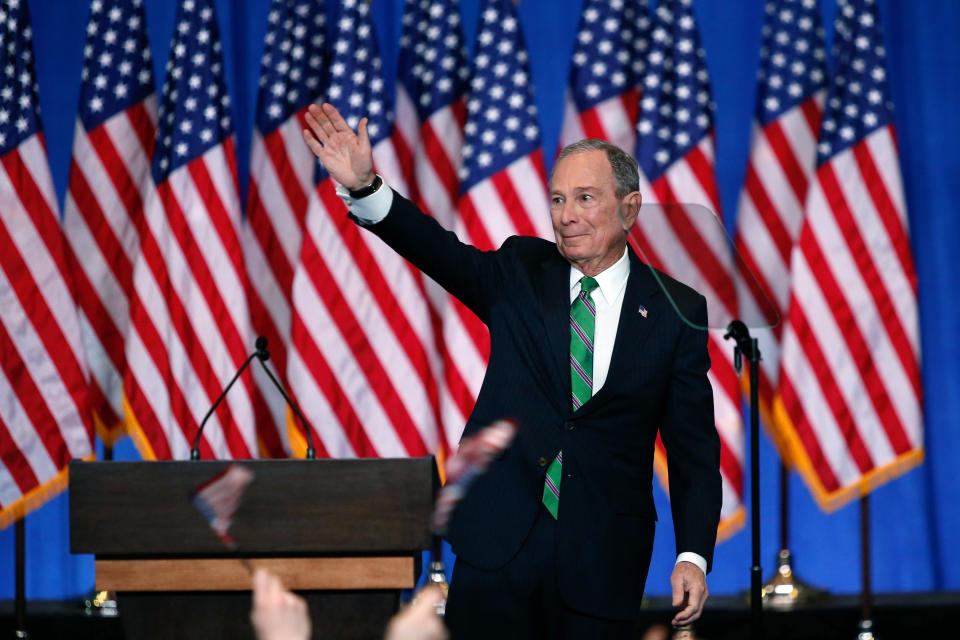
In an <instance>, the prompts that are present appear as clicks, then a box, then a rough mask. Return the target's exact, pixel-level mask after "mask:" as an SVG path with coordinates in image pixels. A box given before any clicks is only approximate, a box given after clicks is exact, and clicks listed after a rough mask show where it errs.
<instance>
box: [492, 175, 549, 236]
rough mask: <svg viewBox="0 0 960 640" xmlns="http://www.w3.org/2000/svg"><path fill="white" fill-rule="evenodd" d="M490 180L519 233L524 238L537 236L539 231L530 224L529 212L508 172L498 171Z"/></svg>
mask: <svg viewBox="0 0 960 640" xmlns="http://www.w3.org/2000/svg"><path fill="white" fill-rule="evenodd" d="M489 180H490V182H491V183H492V184H493V188H494V189H496V191H497V194H498V195H499V196H500V200H501V202H503V208H504V209H505V210H506V212H507V213H508V214H509V215H510V218H511V219H512V220H513V225H514V227H515V228H516V230H517V233H518V234H520V235H522V236H536V235H537V230H536V229H535V228H534V226H533V224H532V223H531V222H530V216H529V212H527V210H526V209H525V208H524V206H523V202H522V201H521V200H520V196H518V195H517V191H516V189H515V188H514V184H513V180H511V179H510V176H509V174H508V172H507V171H498V172H497V173H495V174H493V175H492V176H490V178H489ZM525 186H526V185H525ZM527 188H529V187H527Z"/></svg>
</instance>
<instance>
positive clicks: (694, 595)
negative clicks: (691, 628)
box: [673, 582, 707, 626]
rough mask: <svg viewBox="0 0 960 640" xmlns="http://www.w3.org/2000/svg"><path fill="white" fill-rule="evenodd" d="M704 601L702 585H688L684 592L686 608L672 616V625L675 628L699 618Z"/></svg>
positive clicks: (704, 594) (705, 591) (705, 593)
mask: <svg viewBox="0 0 960 640" xmlns="http://www.w3.org/2000/svg"><path fill="white" fill-rule="evenodd" d="M706 600H707V590H706V589H705V588H703V586H702V585H700V584H698V583H696V582H695V583H693V584H692V585H690V587H689V588H688V589H687V591H686V606H685V607H684V608H683V609H682V610H680V611H679V612H678V613H677V615H676V616H674V618H673V624H674V625H675V626H680V625H684V624H689V623H691V622H693V621H694V620H696V619H697V618H699V617H700V614H701V613H702V612H703V605H704V603H705V602H706ZM674 606H678V605H674Z"/></svg>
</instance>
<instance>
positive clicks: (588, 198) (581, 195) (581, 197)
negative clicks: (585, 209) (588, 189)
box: [580, 193, 593, 200]
mask: <svg viewBox="0 0 960 640" xmlns="http://www.w3.org/2000/svg"><path fill="white" fill-rule="evenodd" d="M580 199H581V200H593V196H592V195H590V194H589V193H583V194H580Z"/></svg>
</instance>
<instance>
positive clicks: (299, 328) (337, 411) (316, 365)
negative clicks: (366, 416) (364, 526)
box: [291, 240, 377, 458]
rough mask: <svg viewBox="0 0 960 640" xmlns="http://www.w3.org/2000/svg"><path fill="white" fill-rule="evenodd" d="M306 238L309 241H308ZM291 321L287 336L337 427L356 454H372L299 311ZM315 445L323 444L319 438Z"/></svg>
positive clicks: (356, 419)
mask: <svg viewBox="0 0 960 640" xmlns="http://www.w3.org/2000/svg"><path fill="white" fill-rule="evenodd" d="M307 241H308V242H309V240H307ZM291 322H292V326H291V335H292V336H293V343H294V344H295V345H297V347H296V348H297V353H298V354H299V355H300V358H301V359H302V360H303V363H304V365H305V367H306V369H307V371H309V372H310V374H311V375H312V376H313V379H314V381H315V382H316V384H317V386H318V387H320V390H321V391H322V392H323V395H324V396H325V397H326V398H327V404H329V405H330V409H331V410H332V411H333V414H334V415H335V416H336V417H337V422H338V425H337V426H338V427H339V428H340V429H342V430H343V433H344V434H345V435H346V436H347V440H349V441H350V444H351V446H352V447H353V451H354V453H355V454H357V456H358V457H360V458H374V457H376V456H377V451H376V449H375V448H374V446H373V443H371V442H370V439H369V438H368V437H367V434H366V432H365V431H364V430H363V424H362V423H361V422H360V418H359V417H357V414H356V413H355V412H354V410H353V405H352V404H351V403H350V399H349V398H348V397H347V396H346V395H345V394H344V393H343V389H342V388H341V387H340V385H339V384H338V383H337V376H336V374H335V373H334V372H333V371H332V370H331V369H330V367H329V365H328V364H327V360H326V358H324V356H323V354H322V353H321V352H320V350H319V349H318V348H317V345H316V344H315V343H314V342H313V339H312V338H311V337H310V332H309V331H308V330H307V328H306V327H305V326H304V324H303V320H302V319H301V318H300V313H299V312H294V314H293V317H292V319H291ZM302 401H303V400H302V399H301V402H302ZM318 444H319V446H320V447H323V444H322V441H321V442H319V443H318Z"/></svg>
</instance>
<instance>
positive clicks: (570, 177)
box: [550, 149, 640, 275]
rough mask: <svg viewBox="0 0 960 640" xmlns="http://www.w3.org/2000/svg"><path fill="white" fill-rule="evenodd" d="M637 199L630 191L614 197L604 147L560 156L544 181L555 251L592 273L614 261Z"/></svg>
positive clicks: (613, 184) (630, 220)
mask: <svg viewBox="0 0 960 640" xmlns="http://www.w3.org/2000/svg"><path fill="white" fill-rule="evenodd" d="M639 201H640V194H639V193H638V192H636V191H634V192H633V193H631V194H629V195H627V196H626V197H625V198H624V199H623V201H621V200H620V199H618V198H617V196H616V181H615V180H614V177H613V169H612V168H611V167H610V161H609V160H608V159H607V153H606V152H605V151H603V150H599V149H597V150H591V151H582V152H580V153H575V154H573V155H571V156H567V157H566V158H563V159H562V160H560V161H559V162H558V163H557V166H556V168H555V169H554V171H553V176H552V179H551V182H550V217H551V218H552V220H553V231H554V233H555V234H556V237H557V249H559V251H560V255H562V256H563V257H564V258H566V259H567V260H568V261H569V262H570V263H572V264H574V265H576V266H577V267H578V268H580V270H581V271H584V273H586V271H585V270H584V268H583V267H584V266H586V267H588V270H590V271H595V272H597V273H598V272H599V271H602V270H603V269H606V268H607V267H609V266H611V265H612V264H614V263H615V262H616V261H617V260H619V259H620V257H621V256H622V255H623V249H624V247H625V246H626V243H627V236H626V233H625V231H626V230H628V229H629V228H630V226H631V225H632V224H633V220H634V218H635V217H636V208H637V207H638V206H639ZM621 202H622V203H623V205H622V206H621ZM618 207H619V208H620V211H619V215H618V211H617V209H618ZM621 216H622V219H621ZM587 275H593V274H592V273H587Z"/></svg>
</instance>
